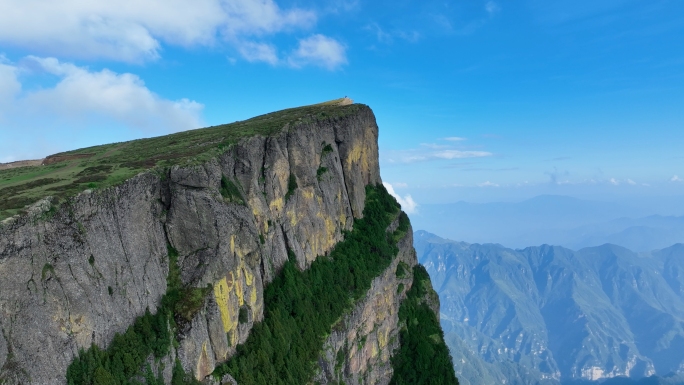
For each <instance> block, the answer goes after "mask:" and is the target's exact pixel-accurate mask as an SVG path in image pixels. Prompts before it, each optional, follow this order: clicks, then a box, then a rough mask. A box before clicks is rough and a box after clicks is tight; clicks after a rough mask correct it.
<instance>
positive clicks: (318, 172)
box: [316, 166, 328, 182]
mask: <svg viewBox="0 0 684 385" xmlns="http://www.w3.org/2000/svg"><path fill="white" fill-rule="evenodd" d="M327 171H328V169H327V168H326V167H323V166H321V167H319V168H318V170H316V179H318V181H319V182H320V181H321V177H322V176H323V174H325V173H326V172H327Z"/></svg>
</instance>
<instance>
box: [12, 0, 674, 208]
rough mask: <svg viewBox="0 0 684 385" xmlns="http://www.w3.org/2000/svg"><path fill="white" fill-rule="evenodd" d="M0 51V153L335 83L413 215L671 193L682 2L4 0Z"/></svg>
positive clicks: (47, 147) (319, 90) (141, 128)
mask: <svg viewBox="0 0 684 385" xmlns="http://www.w3.org/2000/svg"><path fill="white" fill-rule="evenodd" d="M0 55H1V56H0V162H7V161H13V160H19V159H27V158H40V157H43V156H45V155H48V154H51V153H54V152H58V151H63V150H68V149H73V148H78V147H84V146H89V145H94V144H100V143H105V142H113V141H124V140H130V139H135V138H140V137H147V136H154V135H161V134H165V133H169V132H173V131H178V130H184V129H190V128H196V127H200V126H206V125H214V124H220V123H226V122H232V121H235V120H242V119H245V118H249V117H252V116H255V115H258V114H261V113H266V112H270V111H273V110H277V109H281V108H287V107H292V106H298V105H304V104H311V103H316V102H320V101H324V100H329V99H334V98H338V97H342V96H345V95H348V96H350V97H351V98H353V99H354V100H355V101H357V102H361V103H365V104H368V105H370V106H371V107H372V108H373V110H374V111H375V114H376V116H377V119H378V124H379V126H380V132H381V133H380V149H381V166H382V174H383V179H384V180H385V181H386V182H389V183H391V184H392V186H393V187H394V190H395V191H396V193H397V194H399V195H401V197H403V198H406V197H407V195H410V196H411V199H412V201H413V202H417V204H418V207H417V210H420V205H421V204H429V203H437V202H450V201H458V200H469V201H501V200H519V199H525V198H529V197H532V196H535V195H539V194H548V193H551V194H563V195H573V196H581V197H592V198H599V199H605V200H608V199H618V198H620V199H622V198H624V199H628V198H630V197H634V199H636V198H639V199H658V197H662V196H667V195H670V196H671V195H682V194H684V150H683V149H684V3H683V2H681V1H658V0H651V1H641V0H631V1H629V0H603V1H600V2H596V1H584V0H578V1H569V0H559V1H542V0H523V1H517V2H506V1H496V0H494V1H490V0H486V1H480V0H477V1H454V2H448V1H447V2H445V1H429V0H428V1H401V0H398V1H397V0H395V1H391V2H390V1H384V0H379V1H377V0H376V1H372V2H370V1H361V0H357V1H345V0H337V1H331V2H327V3H326V2H314V1H308V0H302V1H272V0H254V1H250V0H199V1H192V2H190V1H185V0H166V1H161V0H137V1H133V0H121V1H118V2H104V1H92V2H81V1H77V0H64V1H60V2H54V3H45V2H40V1H38V0H30V1H27V0H4V1H3V2H2V3H0ZM621 197H622V198H621ZM407 203H408V205H411V203H410V202H407Z"/></svg>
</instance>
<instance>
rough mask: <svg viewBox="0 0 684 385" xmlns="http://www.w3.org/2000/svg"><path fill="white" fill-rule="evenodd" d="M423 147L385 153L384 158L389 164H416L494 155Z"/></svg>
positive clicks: (437, 147)
mask: <svg viewBox="0 0 684 385" xmlns="http://www.w3.org/2000/svg"><path fill="white" fill-rule="evenodd" d="M422 147H424V148H420V149H410V150H394V151H388V153H387V154H386V155H385V153H383V158H384V159H387V161H388V162H389V163H415V162H423V161H428V160H435V159H447V160H449V159H467V158H483V157H488V156H492V155H493V154H492V153H491V152H487V151H461V150H452V149H446V150H445V149H443V146H436V145H435V146H430V145H422Z"/></svg>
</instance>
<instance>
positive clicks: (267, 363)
mask: <svg viewBox="0 0 684 385" xmlns="http://www.w3.org/2000/svg"><path fill="white" fill-rule="evenodd" d="M366 194H367V196H366V207H365V209H364V212H363V219H360V220H359V219H357V220H355V222H354V227H353V230H352V231H351V232H347V233H346V234H345V239H344V241H342V242H340V243H338V244H337V245H336V246H335V248H334V249H333V251H332V252H331V253H330V255H329V256H327V257H323V256H321V257H319V258H317V259H316V260H315V261H314V262H313V263H312V264H311V267H310V268H309V269H307V270H305V271H303V272H302V271H299V270H298V269H297V267H296V264H295V262H294V261H293V258H290V260H289V261H288V262H286V263H285V265H284V267H283V270H282V272H281V273H280V274H279V275H278V277H276V279H275V280H274V281H273V282H271V284H270V285H269V286H268V287H267V288H266V289H265V292H264V309H265V310H264V320H263V322H261V323H259V324H256V325H254V328H253V329H252V332H251V334H250V336H249V338H248V339H247V342H246V343H245V344H243V345H240V346H238V348H237V353H236V354H235V355H234V356H233V357H232V358H231V359H230V360H229V361H228V362H226V363H224V364H222V365H221V366H219V367H217V368H216V371H215V372H214V375H215V376H216V377H217V378H220V377H222V376H223V375H224V374H226V373H229V374H230V375H232V376H233V377H234V378H235V379H236V380H237V382H238V383H239V384H240V385H252V384H269V385H271V384H306V383H309V382H310V380H311V378H312V377H313V375H314V371H315V363H316V360H317V358H318V354H319V352H320V351H321V349H322V347H323V342H324V341H325V338H326V337H327V336H328V335H329V334H330V332H331V328H332V325H334V324H336V323H337V322H338V321H339V319H340V318H341V317H342V316H343V315H344V314H345V313H346V312H347V311H349V310H351V309H352V308H353V306H354V303H355V302H356V301H357V300H359V299H360V298H362V297H363V296H364V295H365V294H366V292H367V291H368V289H370V285H371V282H372V280H373V279H374V278H375V277H377V276H378V275H379V274H380V273H381V272H382V271H383V270H385V269H386V268H387V267H388V266H389V265H390V263H391V262H392V260H393V259H394V256H395V255H396V253H397V251H398V249H397V246H396V244H395V242H393V238H394V237H393V235H392V234H388V233H387V232H386V228H387V226H389V224H390V223H391V222H392V221H393V220H394V219H395V218H396V216H397V214H398V211H399V205H398V204H397V202H396V201H395V200H394V198H392V197H391V196H390V195H389V194H388V193H387V191H386V190H385V188H384V187H383V186H382V185H378V186H374V187H371V186H369V187H367V188H366ZM336 358H337V359H338V360H340V361H343V358H344V356H343V355H341V356H339V355H338V357H336Z"/></svg>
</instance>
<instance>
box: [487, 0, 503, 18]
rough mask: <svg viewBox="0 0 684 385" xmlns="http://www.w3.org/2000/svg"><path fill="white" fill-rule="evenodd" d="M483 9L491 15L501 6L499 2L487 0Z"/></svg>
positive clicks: (499, 9)
mask: <svg viewBox="0 0 684 385" xmlns="http://www.w3.org/2000/svg"><path fill="white" fill-rule="evenodd" d="M485 10H486V11H487V13H489V14H490V15H493V14H495V13H497V12H499V11H501V6H499V4H497V3H495V2H494V1H488V2H487V4H485Z"/></svg>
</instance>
